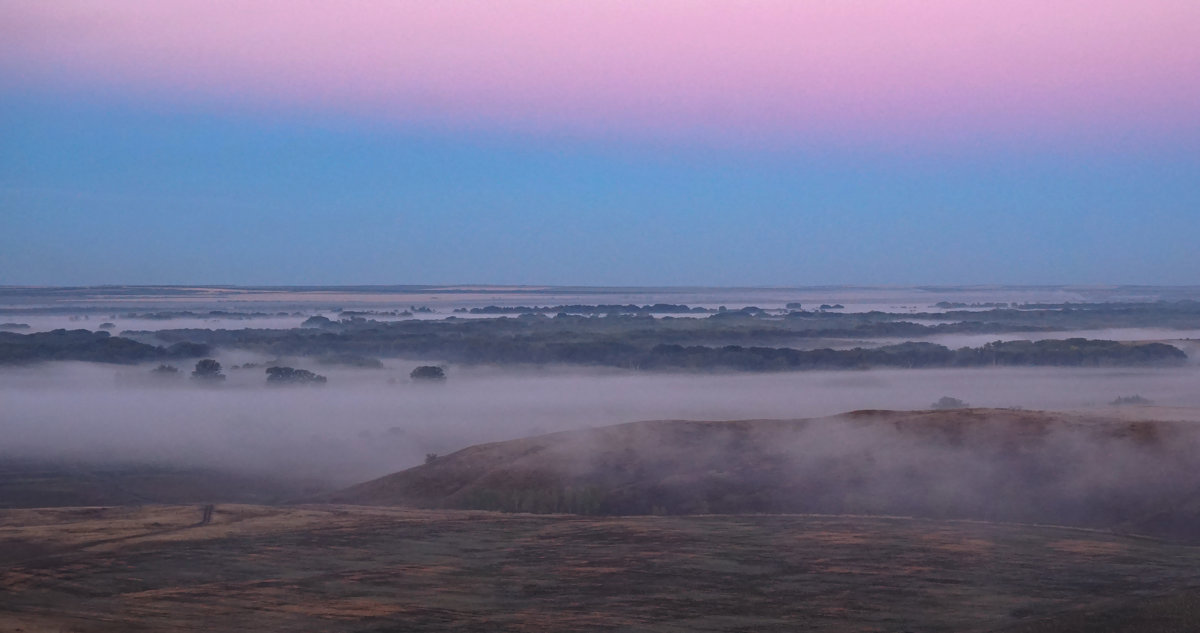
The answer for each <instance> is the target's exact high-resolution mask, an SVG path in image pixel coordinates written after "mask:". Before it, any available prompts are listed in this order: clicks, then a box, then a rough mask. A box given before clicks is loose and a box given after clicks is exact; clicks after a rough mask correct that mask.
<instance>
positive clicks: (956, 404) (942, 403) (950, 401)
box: [929, 396, 971, 410]
mask: <svg viewBox="0 0 1200 633" xmlns="http://www.w3.org/2000/svg"><path fill="white" fill-rule="evenodd" d="M969 406H971V405H969V404H967V403H965V402H963V401H962V400H959V399H958V398H951V397H950V396H942V397H941V398H939V399H938V401H937V402H935V403H933V404H931V405H929V408H930V409H943V410H945V409H966V408H967V407H969Z"/></svg>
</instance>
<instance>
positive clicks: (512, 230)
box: [0, 0, 1200, 285]
mask: <svg viewBox="0 0 1200 633" xmlns="http://www.w3.org/2000/svg"><path fill="white" fill-rule="evenodd" d="M1198 243H1200V2H1196V1H1195V0H1148V1H1145V2H1136V3H1135V2H1128V1H1119V2H1117V1H1109V0H1088V1H1066V0H1064V1H1055V0H1036V1H1034V0H1009V1H1006V2H988V3H984V2H963V1H961V0H953V1H951V0H922V1H921V2H883V1H878V2H876V1H855V0H827V1H817V0H813V1H807V2H805V1H797V0H790V1H786V2H784V1H777V0H762V1H758V2H751V1H736V0H726V1H724V2H710V1H705V0H659V1H654V0H647V1H645V2H633V1H618V0H608V1H604V2H600V1H594V0H572V1H571V2H561V1H549V0H525V1H507V0H487V1H479V2H469V1H461V2H455V1H446V0H442V1H433V0H430V1H427V2H421V1H415V0H414V1H408V2H381V1H371V2H367V1H365V0H364V1H361V2H356V1H353V0H350V1H345V2H337V3H331V2H311V1H306V0H287V1H284V0H239V1H223V0H205V1H194V0H173V1H172V2H137V1H133V0H130V1H127V2H126V1H120V2H113V1H111V0H104V1H94V2H90V1H87V2H85V1H71V0H61V1H57V0H56V1H55V2H45V1H43V0H0V284H100V283H145V284H156V283H236V284H337V283H347V284H361V283H382V284H391V283H514V284H518V283H528V284H540V283H551V284H597V285H603V284H612V285H668V284H685V285H815V284H834V283H858V284H960V283H1018V284H1026V283H1088V284H1104V283H1163V284H1196V283H1200V248H1198Z"/></svg>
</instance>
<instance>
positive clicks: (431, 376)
mask: <svg viewBox="0 0 1200 633" xmlns="http://www.w3.org/2000/svg"><path fill="white" fill-rule="evenodd" d="M408 377H409V378H412V379H413V380H431V381H437V380H445V379H446V370H444V369H442V368H441V367H435V366H433V365H421V366H420V367H418V368H416V369H414V370H412V373H411V374H409V375H408Z"/></svg>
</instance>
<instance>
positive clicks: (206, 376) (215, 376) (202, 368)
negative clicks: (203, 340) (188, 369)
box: [192, 358, 225, 382]
mask: <svg viewBox="0 0 1200 633" xmlns="http://www.w3.org/2000/svg"><path fill="white" fill-rule="evenodd" d="M192 378H193V379H194V380H210V381H213V382H217V381H221V380H225V374H222V373H221V363H218V362H217V361H215V360H213V359H211V358H205V359H204V360H202V361H199V362H197V363H196V369H195V370H194V371H192Z"/></svg>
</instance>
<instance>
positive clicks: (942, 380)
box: [0, 354, 1200, 485]
mask: <svg viewBox="0 0 1200 633" xmlns="http://www.w3.org/2000/svg"><path fill="white" fill-rule="evenodd" d="M222 358H223V359H224V360H225V361H226V371H225V373H226V375H227V376H228V379H227V380H226V381H224V382H223V383H222V384H220V385H216V386H204V385H198V384H196V381H192V380H190V379H189V378H187V377H186V374H187V371H188V369H190V368H188V367H185V368H183V371H181V372H180V375H179V376H177V377H172V378H163V379H160V378H156V377H154V376H151V374H150V372H149V370H150V369H151V368H152V366H139V367H120V366H117V367H114V366H109V365H98V364H88V363H50V364H43V365H38V366H33V367H21V368H12V367H10V368H4V369H0V401H3V402H4V407H3V413H2V414H0V415H2V418H3V422H4V428H5V438H4V439H5V441H4V442H3V443H2V444H0V456H3V457H37V458H63V459H72V460H82V461H85V462H86V461H91V462H113V461H126V460H128V461H134V462H153V463H165V464H172V465H187V466H204V467H213V468H219V469H230V470H235V471H241V472H250V473H257V474H269V475H273V476H278V477H283V478H315V479H318V480H321V481H323V482H326V483H327V484H330V485H341V484H349V483H354V482H357V481H362V480H364V479H367V478H370V477H374V476H379V475H383V474H386V473H389V472H393V471H396V470H400V469H404V468H407V467H410V466H414V465H417V464H419V463H421V462H422V461H423V459H424V456H425V455H426V454H427V453H438V454H446V453H449V452H452V451H455V450H458V449H461V448H465V447H467V446H470V445H473V444H478V443H482V442H491V441H499V440H508V439H514V438H519V437H525V436H529V435H538V434H542V433H549V432H555V431H562V430H572V429H580V428H586V427H594V426H603V425H609V424H618V423H623V422H630V421H636V420H652V419H695V420H726V419H752V418H807V417H820V416H828V415H834V414H838V413H842V412H845V411H850V410H855V409H923V408H928V407H929V406H930V405H931V404H932V403H933V402H934V401H936V400H938V399H939V398H940V397H942V396H951V397H955V398H959V399H961V400H963V401H965V402H967V403H968V404H970V405H972V406H979V407H1022V408H1030V409H1047V410H1074V409H1096V410H1099V411H1101V412H1103V413H1105V414H1108V415H1111V414H1113V413H1114V412H1115V411H1117V408H1115V407H1110V406H1108V403H1109V402H1110V401H1112V400H1113V399H1114V398H1115V397H1117V396H1120V395H1133V394H1137V395H1140V396H1142V397H1144V398H1147V399H1149V400H1151V401H1152V402H1153V403H1154V404H1156V405H1159V406H1161V407H1197V406H1200V390H1198V389H1196V388H1195V385H1197V384H1200V369H1197V368H1196V367H1195V366H1194V365H1189V366H1187V367H1185V368H1171V369H1141V368H1137V369H1064V368H1019V369H1014V368H997V369H967V370H962V369H955V370H946V369H927V370H870V371H840V372H790V373H772V374H722V373H703V374H663V373H636V372H623V371H615V370H613V371H604V370H586V369H576V368H549V369H540V370H539V369H510V368H491V367H473V368H463V367H457V366H450V367H449V368H448V375H449V378H448V380H446V381H445V382H444V383H441V384H421V383H417V382H413V381H411V380H410V379H409V377H408V373H409V371H410V370H411V369H412V368H413V367H415V366H416V365H418V364H419V363H416V362H402V361H389V362H388V363H387V364H386V366H385V368H384V369H375V370H362V369H342V368H326V367H321V366H318V365H312V364H309V365H304V364H303V363H302V362H297V363H294V365H295V366H298V367H303V366H308V367H310V368H312V369H314V370H315V371H317V372H319V373H321V374H323V375H326V376H328V379H329V382H328V383H327V384H325V385H323V386H315V387H304V386H291V387H274V386H267V384H266V381H265V378H266V376H265V374H264V373H263V369H262V367H261V366H260V367H256V368H253V369H229V367H231V366H232V364H234V361H236V362H237V363H242V362H248V361H249V358H250V355H248V354H231V355H229V356H227V357H222ZM1159 414H1160V415H1168V414H1169V413H1166V412H1160V413H1159Z"/></svg>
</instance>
